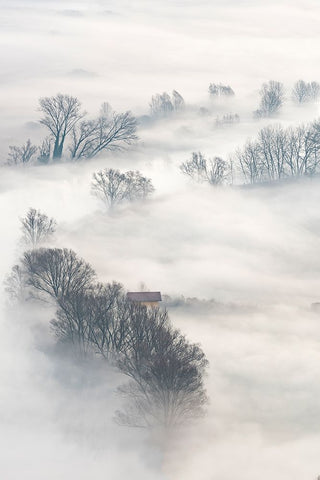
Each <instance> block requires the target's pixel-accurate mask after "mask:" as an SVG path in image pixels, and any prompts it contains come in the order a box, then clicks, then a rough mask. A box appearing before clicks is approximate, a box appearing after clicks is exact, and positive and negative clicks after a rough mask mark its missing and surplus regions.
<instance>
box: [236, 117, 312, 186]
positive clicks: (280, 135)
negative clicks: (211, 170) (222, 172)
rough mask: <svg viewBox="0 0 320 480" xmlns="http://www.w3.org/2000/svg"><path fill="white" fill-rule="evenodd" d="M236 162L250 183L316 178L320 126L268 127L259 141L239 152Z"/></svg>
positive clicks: (248, 144)
mask: <svg viewBox="0 0 320 480" xmlns="http://www.w3.org/2000/svg"><path fill="white" fill-rule="evenodd" d="M234 162H235V163H236V164H237V166H239V168H240V170H241V172H242V174H243V176H244V178H245V181H246V182H247V183H257V182H265V181H273V180H280V179H283V178H286V177H296V176H301V175H309V176H313V175H315V174H316V173H318V172H319V165H320V123H319V121H316V122H313V123H310V124H307V125H301V126H299V127H296V128H293V127H289V128H283V127H282V126H281V125H275V126H268V127H265V128H263V129H262V130H260V132H259V134H258V138H257V140H255V141H248V142H247V143H246V144H245V146H244V148H242V149H239V150H237V151H236V153H235V155H234Z"/></svg>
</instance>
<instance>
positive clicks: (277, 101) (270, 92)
mask: <svg viewBox="0 0 320 480" xmlns="http://www.w3.org/2000/svg"><path fill="white" fill-rule="evenodd" d="M259 93H260V97H261V98H260V106H259V109H258V110H256V111H255V112H254V114H255V116H256V117H271V116H273V115H276V114H277V113H278V112H279V110H280V108H281V107H282V105H283V101H284V87H283V84H282V83H280V82H276V81H275V80H270V81H269V82H268V83H264V84H263V85H262V87H261V90H260V92H259Z"/></svg>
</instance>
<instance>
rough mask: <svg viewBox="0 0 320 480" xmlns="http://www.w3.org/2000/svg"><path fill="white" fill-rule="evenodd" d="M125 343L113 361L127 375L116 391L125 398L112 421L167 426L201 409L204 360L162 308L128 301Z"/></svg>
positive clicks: (177, 423)
mask: <svg viewBox="0 0 320 480" xmlns="http://www.w3.org/2000/svg"><path fill="white" fill-rule="evenodd" d="M129 308H130V319H129V329H128V338H127V348H126V349H124V350H123V351H122V352H120V353H119V355H118V366H119V368H120V370H121V371H122V372H123V373H124V374H125V375H127V376H128V377H129V378H130V379H131V381H130V382H129V383H128V384H127V385H124V386H123V387H122V388H121V389H120V392H121V393H122V395H124V396H125V398H127V399H128V400H129V405H127V407H126V408H125V410H124V411H118V412H117V417H116V419H117V421H118V423H120V424H122V425H130V426H135V427H159V426H160V427H165V428H170V427H173V426H175V425H179V424H182V423H184V422H186V421H188V420H190V419H192V418H196V417H199V416H201V415H202V414H203V413H204V410H203V407H204V405H205V403H206V402H207V397H206V394H205V390H204V386H203V373H204V371H205V369H206V367H207V364H208V362H207V360H206V358H205V355H204V353H203V352H202V350H201V348H200V347H199V346H198V345H195V344H190V343H189V342H188V341H187V340H186V338H185V337H184V336H183V335H182V334H181V333H180V331H178V330H174V329H173V328H172V327H171V326H170V324H169V321H168V315H167V312H165V311H161V310H159V309H157V308H156V309H147V308H146V307H144V306H141V305H136V304H132V305H131V306H130V307H129Z"/></svg>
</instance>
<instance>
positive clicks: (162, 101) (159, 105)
mask: <svg viewBox="0 0 320 480" xmlns="http://www.w3.org/2000/svg"><path fill="white" fill-rule="evenodd" d="M184 106H185V102H184V99H183V97H182V96H181V95H180V93H179V92H177V91H176V90H173V91H172V94H171V96H170V95H169V94H168V93H167V92H163V93H162V94H159V93H157V94H156V95H153V96H152V98H151V102H150V112H151V115H152V116H154V117H166V116H168V115H170V113H172V112H177V111H180V110H183V108H184Z"/></svg>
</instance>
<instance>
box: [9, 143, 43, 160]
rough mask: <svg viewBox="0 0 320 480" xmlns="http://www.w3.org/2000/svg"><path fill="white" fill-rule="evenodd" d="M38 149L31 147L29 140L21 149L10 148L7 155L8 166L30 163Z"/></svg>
mask: <svg viewBox="0 0 320 480" xmlns="http://www.w3.org/2000/svg"><path fill="white" fill-rule="evenodd" d="M37 150H38V147H36V146H35V145H32V143H31V141H30V139H29V140H27V142H26V143H25V144H24V145H22V146H21V147H16V146H12V145H11V146H10V147H9V153H8V164H9V165H20V164H23V165H25V164H27V163H30V162H31V161H32V160H33V159H34V158H35V155H36V153H37Z"/></svg>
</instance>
